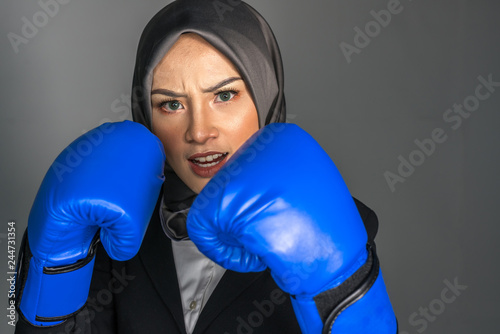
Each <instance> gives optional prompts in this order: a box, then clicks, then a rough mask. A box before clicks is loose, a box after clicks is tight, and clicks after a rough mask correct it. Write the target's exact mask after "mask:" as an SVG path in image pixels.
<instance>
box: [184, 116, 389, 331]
mask: <svg viewBox="0 0 500 334" xmlns="http://www.w3.org/2000/svg"><path fill="white" fill-rule="evenodd" d="M187 229H188V234H189V237H190V238H191V239H192V241H193V242H194V243H195V244H196V245H197V247H198V248H199V250H200V251H201V252H203V253H204V254H205V255H206V256H207V257H209V258H210V259H212V260H213V261H215V262H217V263H218V264H220V265H221V266H224V267H225V268H226V269H230V270H235V271H239V272H250V271H261V270H264V269H265V268H267V267H268V268H269V269H270V271H271V275H272V277H273V278H274V280H275V281H276V283H277V284H278V286H279V287H280V288H281V289H282V290H283V291H285V292H288V293H290V294H291V295H292V304H293V307H294V311H295V313H296V316H297V319H298V322H299V324H300V326H301V329H302V331H303V332H304V333H309V334H312V333H314V334H316V333H322V332H323V333H372V334H373V333H391V334H392V333H396V331H397V325H396V319H395V316H394V312H393V310H392V306H391V304H390V301H389V297H388V295H387V292H386V289H385V285H384V282H383V279H382V275H381V273H380V268H379V266H378V260H377V257H376V254H375V250H374V247H370V246H369V245H368V247H367V239H368V238H367V234H366V230H365V227H364V225H363V222H362V220H361V218H360V215H359V213H358V211H357V208H356V205H355V203H354V201H353V199H352V197H351V195H350V194H349V191H348V189H347V187H346V185H345V183H344V181H343V179H342V177H341V175H340V173H339V172H338V170H337V168H336V167H335V165H334V163H333V162H332V160H331V159H330V158H329V156H328V155H327V154H326V152H324V151H323V149H322V148H321V147H320V146H319V144H318V143H317V142H316V141H315V140H314V139H313V138H312V137H311V136H310V135H308V134H307V133H306V132H305V131H303V130H302V129H300V128H299V127H298V126H296V125H293V124H271V125H268V126H266V127H265V128H263V129H261V130H259V131H258V132H257V133H256V134H254V135H253V136H252V137H251V138H250V139H249V140H248V141H247V142H246V143H245V144H244V145H243V146H242V147H241V148H240V149H239V150H238V151H237V152H236V153H235V154H234V155H233V157H231V159H230V160H229V161H228V162H227V163H226V165H225V166H224V167H223V168H222V169H221V170H220V171H219V172H218V173H217V174H216V175H215V176H214V177H213V178H212V179H211V180H210V182H209V183H208V184H207V185H206V186H205V188H204V189H203V190H202V191H201V193H200V194H199V195H198V197H197V198H196V200H195V202H194V203H193V205H192V207H191V209H190V211H189V215H188V219H187Z"/></svg>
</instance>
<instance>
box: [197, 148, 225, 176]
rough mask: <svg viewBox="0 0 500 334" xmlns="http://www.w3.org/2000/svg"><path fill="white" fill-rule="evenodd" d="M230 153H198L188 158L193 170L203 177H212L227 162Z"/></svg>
mask: <svg viewBox="0 0 500 334" xmlns="http://www.w3.org/2000/svg"><path fill="white" fill-rule="evenodd" d="M228 155H229V153H228V152H215V151H211V152H204V153H196V154H193V155H192V156H190V157H189V158H188V161H189V165H190V167H191V170H192V171H193V172H194V173H195V174H196V175H198V176H201V177H212V176H214V175H215V173H217V172H218V171H219V169H221V168H222V166H223V165H224V164H225V163H226V161H227V156H228Z"/></svg>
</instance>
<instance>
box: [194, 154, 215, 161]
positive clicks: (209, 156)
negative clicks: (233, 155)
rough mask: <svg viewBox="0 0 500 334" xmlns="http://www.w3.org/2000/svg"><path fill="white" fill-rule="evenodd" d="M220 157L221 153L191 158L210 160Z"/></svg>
mask: <svg viewBox="0 0 500 334" xmlns="http://www.w3.org/2000/svg"><path fill="white" fill-rule="evenodd" d="M220 157H222V154H213V155H208V156H206V157H199V158H194V159H193V160H195V161H196V162H206V161H208V162H210V161H214V160H215V159H217V158H220Z"/></svg>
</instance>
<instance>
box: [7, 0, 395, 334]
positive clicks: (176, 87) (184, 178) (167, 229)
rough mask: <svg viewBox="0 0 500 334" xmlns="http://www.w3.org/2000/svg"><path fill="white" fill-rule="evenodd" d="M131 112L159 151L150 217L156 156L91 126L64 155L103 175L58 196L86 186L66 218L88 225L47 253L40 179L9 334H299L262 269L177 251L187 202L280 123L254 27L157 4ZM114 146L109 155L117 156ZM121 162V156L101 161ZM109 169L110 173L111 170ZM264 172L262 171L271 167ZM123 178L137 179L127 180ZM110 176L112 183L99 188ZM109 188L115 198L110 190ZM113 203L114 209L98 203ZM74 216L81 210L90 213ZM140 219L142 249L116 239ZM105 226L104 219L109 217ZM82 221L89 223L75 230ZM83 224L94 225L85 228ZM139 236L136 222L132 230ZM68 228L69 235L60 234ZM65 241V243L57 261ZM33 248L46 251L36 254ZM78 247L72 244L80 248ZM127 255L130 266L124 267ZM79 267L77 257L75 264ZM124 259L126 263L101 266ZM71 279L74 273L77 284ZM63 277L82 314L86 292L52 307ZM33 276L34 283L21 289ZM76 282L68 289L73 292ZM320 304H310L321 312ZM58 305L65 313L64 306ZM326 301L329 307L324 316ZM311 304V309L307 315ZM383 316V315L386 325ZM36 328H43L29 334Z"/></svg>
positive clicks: (121, 129) (228, 14) (223, 9)
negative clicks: (84, 152)
mask: <svg viewBox="0 0 500 334" xmlns="http://www.w3.org/2000/svg"><path fill="white" fill-rule="evenodd" d="M132 105H133V117H134V121H136V122H138V123H141V124H143V125H144V126H145V127H147V128H148V129H149V130H151V131H152V132H153V133H154V134H155V135H156V136H157V137H158V138H159V139H160V140H161V142H162V144H163V147H164V153H165V157H166V167H165V170H164V174H165V182H164V183H163V188H162V191H161V193H160V195H159V197H158V198H159V200H158V202H157V205H156V208H155V209H154V210H151V209H150V206H151V203H153V205H154V198H155V197H156V196H157V194H158V189H159V188H158V187H159V184H160V182H158V180H159V176H158V171H157V166H158V161H160V160H163V159H164V157H163V156H159V155H158V152H157V150H155V143H154V141H153V140H151V139H149V138H147V135H146V134H144V133H143V132H142V131H141V130H138V129H135V128H134V129H129V128H130V125H129V124H128V125H118V124H117V125H111V126H114V128H113V129H112V130H109V131H108V129H107V128H103V127H100V128H97V129H96V130H94V132H92V133H91V134H90V135H88V136H87V137H85V138H84V139H80V140H78V139H77V141H76V142H74V143H73V144H72V145H73V146H71V145H70V147H73V148H74V149H72V150H73V151H74V150H76V149H78V147H83V144H84V143H87V142H91V143H94V142H96V143H98V144H95V147H94V150H93V151H92V154H89V157H88V160H91V159H90V158H92V159H93V161H95V160H98V159H102V160H100V166H103V167H99V168H100V169H99V171H100V172H101V170H102V169H106V170H107V169H109V171H110V173H109V174H106V177H102V178H99V177H98V179H97V180H96V176H95V175H92V177H90V176H88V177H87V178H85V182H82V181H81V180H82V177H81V176H80V174H79V173H80V171H81V173H86V175H87V174H89V173H95V172H91V171H90V170H93V168H94V167H88V168H87V167H86V168H83V167H81V165H85V163H82V164H81V165H78V166H76V167H75V170H77V171H78V175H79V177H78V178H77V177H75V179H76V180H77V181H74V182H78V187H75V185H74V183H71V187H70V188H71V189H73V191H74V192H78V191H79V190H74V189H76V188H78V189H79V187H82V188H83V187H84V186H83V185H84V184H85V186H86V184H87V183H91V184H90V186H89V187H90V188H91V189H92V191H93V189H95V188H99V189H100V192H99V196H100V197H99V198H100V199H105V200H106V204H105V205H101V206H100V207H99V209H96V208H95V206H93V205H94V203H93V202H92V201H90V202H92V203H90V204H89V203H88V201H86V202H85V203H84V204H82V205H85V206H86V211H85V212H88V211H91V212H92V219H89V217H85V219H81V216H80V215H75V216H78V218H76V217H75V216H73V217H72V218H71V219H70V220H76V219H80V220H84V221H85V224H88V225H91V228H89V227H88V226H87V225H85V228H84V229H82V230H81V231H79V232H78V237H77V239H78V242H74V239H75V237H74V236H72V239H71V241H65V242H61V239H60V237H58V238H53V239H50V240H49V241H50V242H48V241H47V240H46V239H43V240H42V241H40V240H39V239H40V238H46V236H47V235H49V234H50V233H48V232H47V230H48V229H47V227H46V226H47V224H46V223H45V220H44V221H43V222H39V221H38V220H39V219H38V218H37V217H40V216H43V214H42V213H41V212H42V211H43V209H40V207H44V205H42V204H40V205H38V204H37V203H39V202H43V201H44V197H43V194H45V193H48V192H49V190H48V189H53V187H54V185H53V184H52V185H50V184H49V183H50V182H49V181H47V182H46V180H44V183H43V184H42V186H41V190H40V191H39V195H37V200H35V204H34V207H33V208H32V213H31V214H30V221H29V225H28V238H27V239H28V241H27V243H28V242H29V247H28V246H26V248H27V250H26V254H25V260H24V261H23V262H24V267H25V268H27V267H29V273H28V270H27V269H24V272H23V273H22V274H21V277H22V278H21V282H22V285H23V286H24V290H23V292H22V295H21V297H20V301H19V302H18V305H20V306H19V309H20V314H21V315H22V316H21V317H20V321H19V323H18V326H17V328H16V333H32V332H33V333H35V332H36V333H59V332H75V333H79V332H82V333H145V332H152V333H159V332H166V333H300V332H301V328H300V326H302V330H303V331H304V332H308V330H309V328H308V323H309V322H313V320H309V319H308V316H307V314H306V315H304V314H303V313H301V306H295V307H296V311H297V307H298V309H299V311H297V312H298V317H299V321H297V318H296V316H295V312H294V309H293V307H292V303H291V301H290V297H289V295H288V294H287V293H285V292H283V290H282V289H280V287H281V288H282V286H280V287H278V285H277V284H276V282H275V280H274V279H273V277H272V276H271V274H272V272H271V273H270V272H269V271H260V272H252V273H246V274H243V273H238V272H235V271H230V270H225V269H224V268H223V267H222V266H219V265H218V264H216V263H214V262H212V261H211V260H209V259H208V258H206V257H205V256H204V255H203V254H202V253H200V252H199V251H198V249H197V248H196V246H195V245H194V244H193V242H192V241H190V240H189V238H188V234H187V228H186V217H187V213H188V211H189V208H190V207H191V205H192V204H193V201H194V200H195V198H196V197H197V194H198V193H200V191H202V189H204V187H205V185H206V184H207V183H208V182H209V180H211V179H212V178H213V177H214V176H215V175H216V173H217V172H218V171H219V169H220V168H221V167H222V166H223V165H224V164H225V163H226V162H227V161H228V160H229V159H230V158H231V157H232V156H233V155H235V153H236V152H237V150H238V148H240V146H241V145H242V144H243V143H244V142H246V140H247V139H249V138H250V137H251V136H252V135H253V134H254V133H255V132H257V131H258V130H259V128H263V127H264V126H265V125H266V124H269V123H274V122H283V121H284V120H285V100H284V94H283V69H282V63H281V58H280V54H279V49H278V46H277V44H276V41H275V39H274V36H273V34H272V31H271V30H270V28H269V26H268V25H267V23H266V22H265V21H264V19H263V18H262V17H261V16H260V15H259V14H258V13H257V12H256V11H255V10H254V9H252V8H251V7H250V6H248V5H247V4H245V3H243V2H240V1H232V2H229V3H222V2H219V1H215V2H212V1H201V0H178V1H175V2H173V3H171V4H170V5H168V6H167V7H165V8H164V9H162V10H161V11H160V12H159V13H158V14H157V15H156V16H155V17H153V19H152V20H151V21H150V22H149V24H148V25H147V26H146V28H145V30H144V32H143V34H142V36H141V40H140V43H139V47H138V52H137V61H136V66H135V72H134V82H133V97H132ZM115 130H116V131H115ZM117 133H118V134H117ZM108 134H109V136H108ZM110 137H112V139H113V140H111V139H109V144H108V138H110ZM96 138H104V139H102V142H103V143H105V144H101V142H100V141H98V140H97V139H96ZM92 139H94V141H92ZM85 140H86V141H85ZM134 141H137V143H134ZM117 143H119V144H117ZM119 145H121V146H120V147H123V149H122V148H118V146H119ZM134 145H136V146H138V147H139V148H140V150H139V151H141V152H142V151H144V152H146V153H144V154H143V155H141V154H142V153H138V152H136V151H134V153H132V154H130V153H129V152H128V151H127V150H126V149H125V148H127V147H129V146H134ZM156 148H157V147H156ZM68 152H69V150H68ZM101 152H102V154H101ZM126 155H131V156H132V158H130V159H127V160H124V161H122V160H120V161H119V162H116V161H115V160H117V159H121V157H122V156H126ZM97 156H98V157H97ZM58 159H59V160H58ZM58 159H56V163H61V161H63V160H64V156H63V157H62V158H58ZM143 162H144V164H143ZM89 165H90V163H89ZM144 165H146V167H144ZM85 166H86V165H85ZM108 166H111V167H108ZM117 166H120V169H124V171H123V172H122V171H117V168H116V167H117ZM269 168H273V167H272V165H270V166H269ZM146 169H147V170H148V172H147V173H146V172H145V170H146ZM53 170H55V174H56V177H57V178H58V179H59V180H58V181H60V184H64V183H65V181H64V180H62V179H64V178H63V177H62V176H66V175H64V174H63V172H62V170H61V169H60V168H59V169H55V168H53ZM136 170H139V171H140V172H139V173H137V172H136V173H135V176H133V177H131V176H130V174H131V173H133V172H134V171H136ZM277 172H279V171H277ZM75 174H77V173H76V172H75V173H73V174H70V175H67V176H68V179H69V178H71V179H72V180H73V176H74V175H75ZM145 174H148V175H152V176H151V177H150V176H148V175H146V176H145ZM110 175H113V176H112V178H113V179H116V180H118V181H117V182H115V183H112V185H110V183H109V182H111V181H109V178H110ZM153 176H154V177H153ZM46 178H47V177H46ZM53 178H55V177H53ZM52 182H55V181H52ZM66 182H67V183H69V182H68V181H66ZM45 184H49V185H45ZM60 184H58V187H61V186H60ZM102 184H105V185H108V186H106V187H105V186H103V185H102ZM123 184H125V186H124V188H120V187H122V186H123ZM67 187H69V186H67ZM58 189H59V188H58ZM109 189H112V191H111V190H109ZM117 189H122V191H119V190H117ZM51 191H52V190H51ZM116 193H118V195H116ZM40 194H42V195H40ZM103 194H105V195H103ZM130 194H139V195H137V196H131V195H130ZM143 194H146V195H144V196H143ZM116 196H118V199H116V200H110V199H109V198H113V199H114V198H115V197H116ZM39 197H40V198H41V199H40V200H38V198H39ZM131 197H132V198H131ZM123 198H126V200H124V199H123ZM64 200H65V201H67V199H64ZM122 200H123V201H124V203H125V204H124V209H123V210H122V211H125V212H126V213H127V216H131V217H133V218H134V219H130V220H127V221H126V222H123V221H122V220H124V219H122V218H120V221H119V223H117V222H116V221H117V219H115V218H114V217H115V216H114V214H115V213H116V211H120V210H121V207H120V210H114V209H113V210H111V209H110V207H113V208H114V207H115V206H116V205H117V203H118V202H120V203H121V201H122ZM52 202H53V200H52V198H51V203H52ZM79 203H80V202H79ZM144 203H146V204H144ZM99 204H101V203H99ZM356 204H357V206H358V209H359V211H360V214H361V216H362V217H363V219H364V223H365V225H366V227H367V232H368V240H369V243H370V244H373V238H374V236H375V233H376V230H377V220H376V216H375V215H374V213H373V212H372V211H371V210H370V209H368V208H367V207H366V206H364V205H362V204H361V203H359V202H356ZM88 205H92V207H91V209H88V207H87V206H88ZM102 207H106V212H105V213H104V214H102V215H99V214H95V212H96V211H99V212H100V210H101V209H102ZM125 207H126V209H125ZM137 207H141V208H142V209H141V210H139V209H136V208H137ZM128 210H130V211H128ZM111 211H112V213H113V214H111V213H110V212H111ZM136 211H137V212H136ZM139 211H140V212H139ZM151 211H152V212H153V214H152V218H151V221H150V223H149V227H148V230H147V233H146V235H145V237H144V240H142V236H143V234H144V232H141V231H133V233H132V232H130V231H131V230H134V229H135V228H136V225H138V224H137V221H141V220H144V217H149V216H150V215H151V214H150V212H151ZM43 212H44V211H43ZM79 212H80V211H79ZM129 212H132V213H133V214H132V213H130V214H129ZM65 213H66V212H65ZM96 215H97V217H96ZM49 216H51V217H52V216H53V214H50V215H49ZM103 216H105V217H106V219H103V218H102V217H103ZM111 216H112V217H113V219H111V218H109V217H111ZM32 217H34V218H32ZM120 217H122V216H120ZM89 220H91V221H92V223H88V221H89ZM60 221H61V219H59V217H58V219H56V222H51V224H52V225H51V227H50V231H53V230H54V229H56V230H58V232H59V231H60V229H62V228H64V229H65V232H66V228H67V226H66V225H64V227H61V225H62V224H61V223H60ZM95 221H98V223H96V224H94V222H95ZM110 221H111V222H110ZM130 222H134V223H135V224H132V223H130ZM139 225H140V224H139ZM39 226H43V227H39ZM54 226H55V227H54ZM110 226H111V227H110ZM146 226H147V224H143V228H144V229H145V228H146ZM97 228H101V232H100V239H101V241H102V244H103V245H104V248H103V247H102V246H100V245H99V246H94V245H95V244H96V240H95V238H94V239H92V236H93V235H94V233H95V231H96V229H97ZM77 229H78V227H76V226H72V230H71V233H70V234H71V235H73V234H74V233H73V232H74V231H75V230H77ZM116 230H119V232H116ZM103 231H106V234H103ZM109 231H111V232H109ZM363 233H365V232H363ZM83 234H84V235H86V239H85V241H84V242H82V241H81V239H82V238H80V236H81V235H83ZM57 235H58V236H59V235H60V234H57ZM64 235H65V236H66V234H64ZM110 235H111V236H110ZM40 236H42V237H40ZM138 236H139V237H138ZM141 240H142V243H141ZM55 242H61V244H63V245H64V246H61V247H63V248H64V247H66V248H64V251H60V252H59V253H57V254H58V256H54V255H53V252H52V249H53V246H52V245H53V243H55ZM70 243H73V244H76V245H77V246H75V247H73V250H72V251H71V252H68V250H67V247H68V244H70ZM46 244H49V246H45V248H44V245H46ZM82 244H83V245H84V247H83V248H82V250H80V245H82ZM139 246H140V250H139V252H138V255H137V256H135V257H133V258H132V259H130V260H128V259H129V258H131V257H132V256H134V255H135V253H134V250H135V251H136V249H137V248H139ZM94 247H96V248H97V250H96V252H97V255H96V259H95V265H94V264H93V262H92V261H93V260H91V258H92V255H93V251H92V250H93V249H94ZM40 249H42V251H41V250H40ZM74 249H78V251H74ZM88 249H90V250H91V251H87V250H88ZM30 251H31V253H33V255H31V254H30ZM68 253H71V256H68V255H67V254H68ZM39 254H42V255H39ZM370 254H372V253H370ZM108 255H109V256H108ZM110 257H111V258H112V259H114V260H111V259H110ZM39 258H43V259H47V258H49V260H48V261H47V263H49V264H50V265H43V266H42V265H39V264H38V263H37V261H36V260H37V259H39ZM85 258H89V259H90V260H89V261H88V262H85V261H83V259H85ZM33 259H35V261H34V260H33ZM125 259H126V260H128V261H124V262H122V261H115V260H125ZM74 263H81V264H80V265H79V266H78V268H76V269H75V268H73V267H69V266H71V265H73V264H74ZM61 265H62V266H66V267H65V268H66V269H65V270H64V271H59V272H58V273H57V274H54V273H52V274H51V273H46V272H45V271H43V270H42V269H40V270H39V271H35V269H33V268H37V266H38V267H39V268H43V267H58V268H60V266H61ZM32 270H33V272H32ZM80 271H81V272H85V274H80ZM271 271H272V269H271ZM42 272H43V273H42ZM377 272H378V271H377ZM74 273H77V274H75V275H76V276H77V279H78V280H79V282H82V283H81V285H82V286H84V285H85V280H89V273H90V274H92V284H91V287H90V293H89V297H88V299H87V304H86V306H83V307H81V303H80V304H79V303H77V302H75V301H78V300H79V299H81V298H82V295H84V296H85V297H86V291H88V290H86V289H85V288H82V289H80V290H81V291H83V293H81V294H78V295H77V296H73V295H71V298H66V299H64V298H63V299H64V301H62V302H60V301H59V299H61V298H60V296H59V295H60V294H65V295H68V294H72V293H73V292H69V290H71V289H69V288H66V287H65V285H68V286H69V284H70V283H68V282H73V283H72V284H75V283H74V282H75V281H74V280H75V277H71V278H68V279H66V278H64V279H60V280H59V281H51V280H53V279H55V278H54V277H56V278H57V277H64V275H70V274H74ZM37 275H38V276H37ZM297 275H301V273H300V272H298V273H297ZM33 277H42V278H40V279H39V280H35V279H34V278H33ZM44 279H46V281H50V282H51V283H50V286H51V288H52V289H55V290H58V292H57V293H56V294H57V295H58V296H57V298H54V299H55V300H54V299H53V300H50V298H49V297H47V296H46V295H45V294H44V292H43V291H46V290H47V286H46V285H44V284H45V283H44V282H45V281H44ZM33 282H35V283H33ZM61 282H62V283H61ZM359 282H360V281H359V280H358V281H356V282H355V283H356V284H354V283H353V282H352V281H350V283H349V284H350V285H349V284H348V286H347V287H346V286H345V285H342V287H343V291H344V294H351V290H355V289H351V287H350V286H357V285H359V284H358V283H359ZM338 283H340V282H338ZM76 285H77V286H80V283H76ZM344 287H346V288H344ZM332 288H333V287H332ZM44 289H45V290H44ZM59 290H61V291H59ZM73 290H74V289H73ZM39 291H42V292H39ZM71 291H72V290H71ZM325 291H329V289H326V290H325ZM337 291H338V290H337ZM346 291H347V292H346ZM384 291H385V290H384ZM63 292H65V293H63ZM287 292H290V291H287ZM365 292H366V291H365ZM52 294H54V292H53V291H52ZM32 296H35V297H32ZM327 297H328V296H327ZM328 298H329V297H328ZM328 298H327V299H326V300H327V302H324V301H323V302H322V303H323V304H325V303H326V304H331V302H329V301H328ZM40 300H41V302H40ZM42 302H43V303H42ZM34 304H37V305H38V306H36V307H35V308H34V309H32V305H34ZM42 304H43V307H42V306H40V305H42ZM54 304H59V306H60V305H61V304H63V306H61V307H56V306H54ZM69 304H71V306H68V307H66V306H65V305H69ZM334 304H335V305H336V304H338V303H337V302H335V303H333V304H331V305H330V306H332V305H334ZM389 306H390V305H389ZM322 307H323V306H319V304H318V309H321V308H322ZM332 307H333V306H332ZM323 308H324V307H323ZM46 309H50V311H51V312H48V313H47V315H46V316H40V315H39V313H38V312H39V311H38V310H42V311H41V312H45V310H46ZM326 309H328V310H329V307H327V308H326ZM391 311H392V310H391ZM308 312H309V311H308ZM329 312H330V311H327V313H329ZM391 316H392V313H391V314H390V315H389V316H388V317H389V318H390V317H391ZM318 319H319V318H318ZM316 320H317V319H316V318H315V319H314V321H316ZM323 320H324V319H323ZM299 322H300V326H299ZM47 325H48V326H49V327H47V328H43V326H47ZM388 326H389V325H388ZM391 326H392V327H393V325H392V324H391V325H390V326H389V327H391ZM389 327H387V328H389ZM384 328H386V327H384ZM316 329H317V326H316V327H315V329H314V330H311V331H310V332H311V333H312V332H316ZM373 332H375V331H373Z"/></svg>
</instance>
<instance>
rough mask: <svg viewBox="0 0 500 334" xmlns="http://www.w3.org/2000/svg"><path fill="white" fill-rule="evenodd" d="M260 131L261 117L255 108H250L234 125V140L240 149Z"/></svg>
mask: <svg viewBox="0 0 500 334" xmlns="http://www.w3.org/2000/svg"><path fill="white" fill-rule="evenodd" d="M258 130H259V117H258V114H257V110H256V109H255V107H254V106H253V104H252V105H251V106H248V107H247V108H246V111H245V113H244V114H243V115H242V117H238V118H237V119H235V120H234V123H233V138H235V139H236V140H235V142H237V143H238V147H240V146H241V145H242V144H243V143H244V142H245V141H246V140H247V139H248V138H250V136H252V135H253V134H254V133H255V132H257V131H258Z"/></svg>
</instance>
